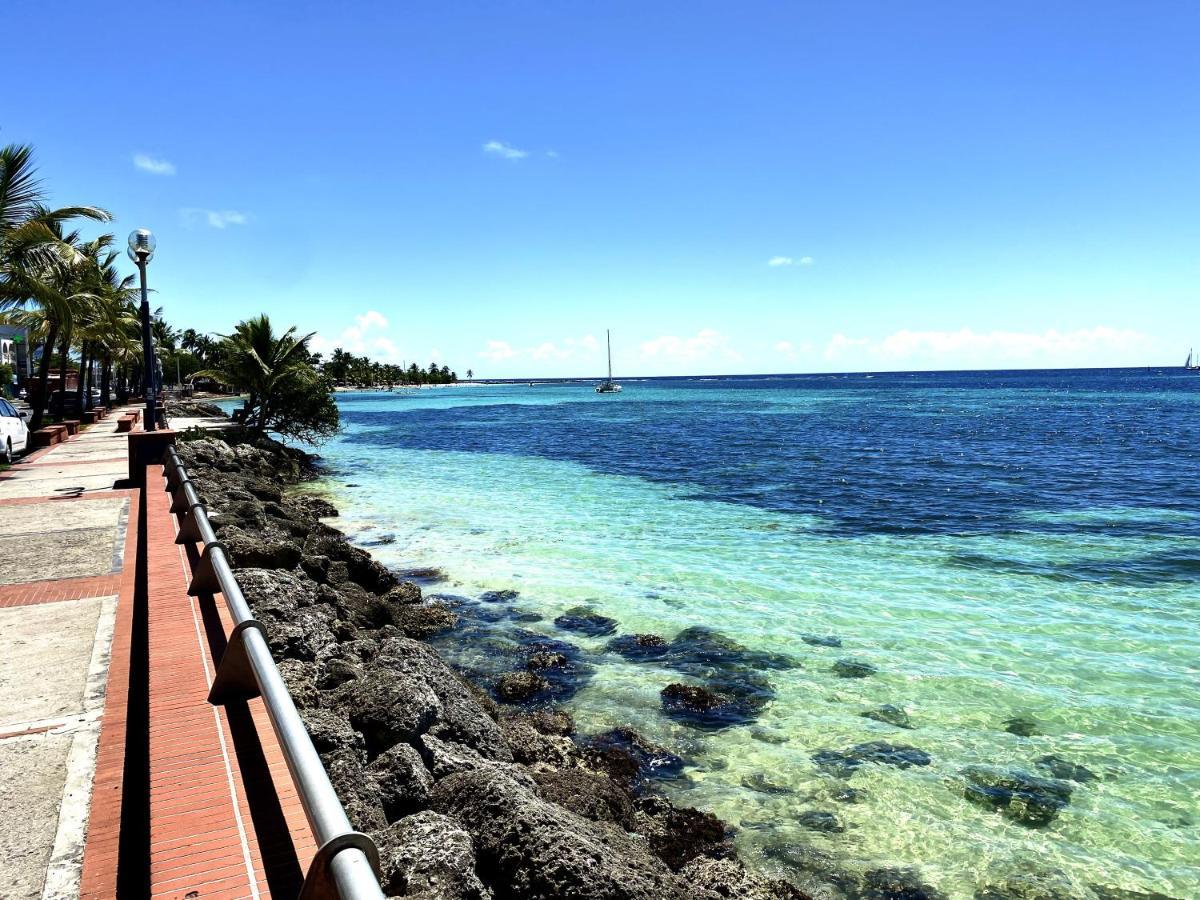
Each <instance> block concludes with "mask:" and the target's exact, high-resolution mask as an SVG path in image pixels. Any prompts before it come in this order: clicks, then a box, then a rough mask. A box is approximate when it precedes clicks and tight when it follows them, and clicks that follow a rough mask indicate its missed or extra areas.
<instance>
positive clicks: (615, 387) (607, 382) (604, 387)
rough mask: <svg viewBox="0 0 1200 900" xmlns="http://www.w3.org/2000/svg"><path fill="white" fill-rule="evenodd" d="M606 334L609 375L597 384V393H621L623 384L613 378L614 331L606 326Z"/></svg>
mask: <svg viewBox="0 0 1200 900" xmlns="http://www.w3.org/2000/svg"><path fill="white" fill-rule="evenodd" d="M604 336H605V337H606V338H607V339H608V377H607V378H606V379H604V380H603V381H602V382H600V383H599V384H598V385H596V393H597V394H619V393H621V386H620V385H619V384H617V383H616V382H615V381H613V380H612V332H611V331H609V330H608V329H607V328H606V329H604Z"/></svg>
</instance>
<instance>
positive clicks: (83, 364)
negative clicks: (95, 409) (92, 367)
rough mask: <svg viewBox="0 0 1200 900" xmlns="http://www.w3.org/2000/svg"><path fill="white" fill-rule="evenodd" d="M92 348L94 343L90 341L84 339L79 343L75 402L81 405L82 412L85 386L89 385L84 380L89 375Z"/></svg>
mask: <svg viewBox="0 0 1200 900" xmlns="http://www.w3.org/2000/svg"><path fill="white" fill-rule="evenodd" d="M91 349H92V345H91V343H90V342H88V341H84V342H83V343H82V344H80V345H79V378H78V382H79V383H78V384H76V385H75V403H76V405H77V406H78V407H79V411H80V412H82V411H83V403H84V400H83V398H84V395H85V388H86V387H87V385H85V384H84V383H83V382H84V377H85V376H86V375H87V369H88V353H90V352H91Z"/></svg>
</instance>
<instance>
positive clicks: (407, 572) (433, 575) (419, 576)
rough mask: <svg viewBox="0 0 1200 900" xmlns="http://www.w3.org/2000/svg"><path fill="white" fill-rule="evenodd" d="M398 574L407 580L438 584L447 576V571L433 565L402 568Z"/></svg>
mask: <svg viewBox="0 0 1200 900" xmlns="http://www.w3.org/2000/svg"><path fill="white" fill-rule="evenodd" d="M396 574H397V575H398V576H399V577H400V578H402V579H404V580H405V581H415V582H417V583H418V584H436V583H437V582H439V581H445V580H446V578H447V576H446V573H445V571H443V570H442V569H438V568H434V567H432V566H426V567H418V568H414V569H400V570H399V571H397V572H396Z"/></svg>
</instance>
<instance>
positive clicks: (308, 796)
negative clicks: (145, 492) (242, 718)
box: [163, 446, 383, 900]
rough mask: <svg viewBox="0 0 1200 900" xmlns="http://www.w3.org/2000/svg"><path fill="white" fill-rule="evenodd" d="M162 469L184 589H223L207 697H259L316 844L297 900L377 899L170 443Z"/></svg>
mask: <svg viewBox="0 0 1200 900" xmlns="http://www.w3.org/2000/svg"><path fill="white" fill-rule="evenodd" d="M163 468H164V471H165V474H166V478H167V490H168V491H169V492H170V493H171V512H172V513H174V514H175V515H177V516H178V520H179V533H178V535H177V536H176V538H175V543H177V544H189V543H199V544H202V545H203V550H202V551H201V554H200V560H199V562H198V563H197V565H196V566H195V567H194V568H193V571H192V581H191V584H189V585H188V594H190V595H191V596H193V597H195V596H199V595H201V594H215V593H218V592H219V593H221V594H223V595H224V597H225V605H226V606H227V607H228V608H229V614H230V616H232V618H233V631H232V633H231V634H230V635H229V642H228V644H227V645H226V647H225V652H224V653H223V654H222V655H221V661H220V662H219V663H218V664H217V675H216V678H215V679H213V685H212V689H211V691H210V692H209V695H208V699H209V702H210V703H214V704H217V705H220V704H224V703H227V702H230V701H233V700H248V699H250V698H253V697H260V696H261V697H262V699H263V704H264V706H266V709H267V715H268V716H269V717H270V719H271V725H272V727H273V728H274V729H275V734H276V736H277V737H278V739H279V746H280V748H281V749H282V750H283V756H284V759H285V760H286V761H287V766H288V771H290V772H291V773H292V781H293V782H294V783H295V785H296V791H297V793H298V794H299V796H300V802H301V804H302V805H303V806H304V813H305V815H306V816H307V817H308V824H309V826H310V827H311V828H312V830H313V835H314V837H315V838H316V843H317V847H318V849H317V852H316V855H315V856H314V857H313V861H312V865H311V866H310V867H309V870H308V874H307V875H306V876H305V878H304V887H303V889H302V890H301V892H300V898H301V900H316V898H340V900H382V898H383V891H382V890H380V887H379V852H378V851H377V850H376V848H375V844H374V842H373V841H372V840H371V839H370V838H369V837H367V836H366V835H365V834H362V833H361V832H358V831H355V830H354V828H353V826H351V824H350V819H349V818H348V817H347V816H346V811H345V810H344V809H343V808H342V804H341V801H340V800H339V799H338V796H337V793H336V792H335V791H334V789H333V784H332V783H330V781H329V775H328V773H326V771H325V767H324V766H323V765H322V764H321V758H320V756H318V755H317V750H316V748H315V747H314V746H313V742H312V738H310V737H309V735H308V730H307V729H306V728H305V727H304V722H303V721H302V720H301V719H300V714H299V713H298V712H297V711H296V704H295V703H294V702H292V697H291V694H289V693H288V689H287V685H286V684H284V681H283V678H282V676H281V675H280V674H279V669H278V668H277V667H276V666H275V660H274V659H273V658H272V656H271V649H270V647H269V646H268V644H267V632H266V629H265V628H264V627H263V625H262V623H261V622H259V621H257V620H256V619H255V618H254V616H253V613H252V612H251V610H250V606H249V604H248V603H247V602H246V598H245V597H244V596H242V589H241V588H240V587H239V586H238V583H237V580H236V579H235V578H234V577H233V570H232V569H231V568H230V566H229V560H228V558H227V556H226V554H225V548H224V547H223V546H222V545H221V542H220V541H218V540H217V536H216V534H215V533H214V532H213V529H212V525H211V523H210V522H209V521H208V513H207V511H206V510H205V507H204V503H203V502H201V500H200V496H199V494H197V493H196V489H195V487H194V486H193V485H192V482H191V479H190V478H189V477H188V474H187V471H186V470H185V469H184V468H183V463H182V462H181V461H180V459H179V454H178V453H177V452H176V451H175V448H174V447H173V446H168V447H167V450H166V454H165V458H164V460H163Z"/></svg>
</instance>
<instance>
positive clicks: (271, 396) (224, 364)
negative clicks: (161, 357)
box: [197, 314, 316, 432]
mask: <svg viewBox="0 0 1200 900" xmlns="http://www.w3.org/2000/svg"><path fill="white" fill-rule="evenodd" d="M295 334H296V327H295V326H294V325H293V326H292V327H291V328H289V329H288V330H287V331H285V332H284V333H283V334H281V335H276V334H275V331H274V329H273V328H272V326H271V320H270V318H268V317H267V316H266V315H265V314H263V315H259V316H255V317H254V318H252V319H247V320H246V321H245V322H240V323H238V325H237V327H236V328H235V329H234V332H233V334H227V335H220V338H221V340H220V342H219V343H218V344H217V347H216V350H215V351H214V355H215V356H216V365H214V366H213V367H211V368H209V369H206V370H204V371H202V372H198V373H197V374H198V375H204V376H207V377H209V378H214V379H216V380H217V381H219V382H221V383H222V384H226V385H228V386H229V387H232V388H236V389H237V390H241V391H245V392H246V394H247V397H246V402H245V405H244V407H243V409H244V414H243V420H242V421H243V424H245V425H246V427H247V428H249V429H251V430H253V431H258V432H262V431H265V430H266V428H267V426H268V424H270V422H271V413H272V406H273V404H275V403H276V402H277V401H278V399H279V392H280V390H279V389H280V387H281V385H282V384H283V383H284V382H285V381H287V380H288V379H289V378H291V376H292V375H294V374H295V373H296V372H297V370H299V369H301V368H304V367H308V342H309V341H310V340H311V339H312V336H313V335H314V334H316V332H315V331H313V332H309V333H308V334H306V335H304V336H303V337H296V336H295Z"/></svg>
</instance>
